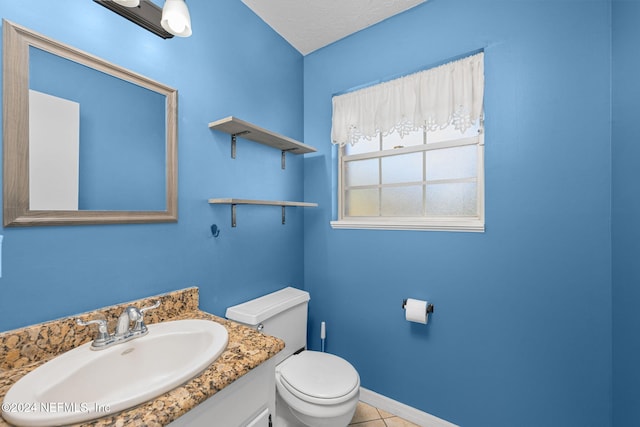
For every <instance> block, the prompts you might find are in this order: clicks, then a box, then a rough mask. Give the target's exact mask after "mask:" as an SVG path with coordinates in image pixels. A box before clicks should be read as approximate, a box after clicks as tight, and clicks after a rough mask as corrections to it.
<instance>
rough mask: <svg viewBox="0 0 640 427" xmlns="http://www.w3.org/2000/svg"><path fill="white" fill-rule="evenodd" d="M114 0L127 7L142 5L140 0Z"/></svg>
mask: <svg viewBox="0 0 640 427" xmlns="http://www.w3.org/2000/svg"><path fill="white" fill-rule="evenodd" d="M113 1H114V2H116V3H118V4H121V5H122V6H125V7H138V6H139V5H140V0H113Z"/></svg>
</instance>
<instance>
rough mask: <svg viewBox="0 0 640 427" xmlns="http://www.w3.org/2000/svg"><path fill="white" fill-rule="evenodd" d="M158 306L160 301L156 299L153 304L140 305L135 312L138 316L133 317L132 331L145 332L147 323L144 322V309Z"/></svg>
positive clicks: (147, 309)
mask: <svg viewBox="0 0 640 427" xmlns="http://www.w3.org/2000/svg"><path fill="white" fill-rule="evenodd" d="M158 307H160V301H159V300H158V301H156V302H155V304H153V305H150V306H148V307H142V308H141V309H140V310H137V314H138V318H137V319H135V321H136V324H135V325H134V327H133V330H132V331H133V332H138V333H143V334H144V333H146V332H147V325H145V324H144V313H145V311H149V310H153V309H154V308H158Z"/></svg>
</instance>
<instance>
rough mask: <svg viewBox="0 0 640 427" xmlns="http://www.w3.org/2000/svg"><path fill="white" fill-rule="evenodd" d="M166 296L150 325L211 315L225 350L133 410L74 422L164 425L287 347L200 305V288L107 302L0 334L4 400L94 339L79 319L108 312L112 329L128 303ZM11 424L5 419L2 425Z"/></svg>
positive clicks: (150, 316)
mask: <svg viewBox="0 0 640 427" xmlns="http://www.w3.org/2000/svg"><path fill="white" fill-rule="evenodd" d="M155 300H161V303H162V305H161V307H160V308H158V309H156V310H151V311H149V312H147V313H145V322H146V323H148V324H152V323H158V322H162V321H168V320H179V319H209V320H213V321H215V322H218V323H220V324H222V325H223V326H224V327H225V328H226V329H227V331H228V332H229V343H228V345H227V348H226V349H225V351H224V352H223V353H222V354H221V355H220V357H219V358H218V359H216V361H215V362H214V363H213V364H212V365H210V366H209V367H208V368H207V369H206V370H205V371H204V372H202V373H201V374H200V375H199V376H197V377H195V378H193V379H192V380H190V381H188V382H186V383H185V384H183V385H181V386H178V387H176V388H175V389H173V390H171V391H169V392H167V393H165V394H163V395H161V396H159V397H158V398H156V399H153V400H149V401H147V402H145V403H142V404H140V405H138V406H135V407H133V408H131V409H128V410H124V411H121V412H118V413H115V414H109V415H107V416H105V417H102V418H99V419H96V420H92V421H88V422H86V423H81V424H75V425H76V426H95V427H104V426H118V427H121V426H148V427H157V426H164V425H167V424H169V423H170V422H172V421H174V420H175V419H177V418H178V417H180V416H181V415H184V414H185V413H186V412H187V411H189V410H191V409H193V408H194V407H195V406H197V405H198V404H200V403H202V402H203V401H205V400H206V399H207V398H209V397H211V396H212V395H214V394H215V393H216V392H218V391H220V390H222V389H223V388H224V387H226V386H228V385H229V384H231V383H232V382H234V381H235V380H236V379H238V378H240V377H241V376H242V375H244V374H246V373H248V372H249V371H250V370H251V369H253V368H255V367H256V366H258V365H260V364H261V363H263V362H264V361H266V360H268V359H269V358H271V357H272V356H274V355H275V354H276V353H278V352H279V351H280V350H282V349H283V348H284V343H283V342H282V341H281V340H279V339H278V338H275V337H271V336H268V335H263V334H261V333H259V332H257V331H255V330H253V329H251V328H248V327H245V326H243V325H240V324H238V323H235V322H232V321H229V320H226V319H223V318H220V317H217V316H215V315H212V314H209V313H206V312H204V311H201V310H199V309H198V289H197V288H187V289H183V290H180V291H176V292H172V293H168V294H163V295H158V296H155V297H150V298H145V299H141V300H138V301H133V302H128V303H124V304H119V305H116V306H111V307H106V308H104V309H100V310H96V311H93V312H90V313H83V314H81V315H78V316H73V317H69V318H64V319H59V320H54V321H51V322H47V323H43V324H39V325H34V326H29V327H26V328H22V329H17V330H14V331H8V332H2V333H0V400H2V399H4V395H5V394H6V393H7V391H8V390H9V388H10V387H11V386H12V385H13V384H14V383H15V382H16V381H18V380H19V379H20V378H21V377H23V376H24V375H26V374H27V373H29V372H31V371H32V370H34V369H36V368H37V367H38V366H40V365H42V364H44V363H46V362H47V361H48V360H50V359H51V358H53V357H55V356H57V355H58V354H61V353H64V352H65V351H68V350H70V349H71V348H74V347H77V346H78V345H81V344H84V343H85V342H88V341H91V340H92V339H93V334H94V333H95V330H94V329H95V328H94V327H92V328H83V327H80V326H77V325H75V323H74V319H75V318H81V319H84V320H86V319H89V318H94V317H96V315H103V316H105V318H106V319H108V320H109V325H110V330H112V329H113V324H114V323H115V319H117V315H116V313H117V314H119V313H120V312H121V311H122V309H123V308H124V307H126V306H128V305H134V306H136V307H139V308H140V307H145V306H148V305H151V303H152V302H153V301H155ZM10 425H11V424H9V423H7V422H6V421H4V420H3V419H2V418H0V427H5V426H10Z"/></svg>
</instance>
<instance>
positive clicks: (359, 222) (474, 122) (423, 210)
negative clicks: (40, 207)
mask: <svg viewBox="0 0 640 427" xmlns="http://www.w3.org/2000/svg"><path fill="white" fill-rule="evenodd" d="M471 58H473V57H471ZM450 64H452V63H450ZM476 64H477V63H476ZM446 65H449V64H445V66H446ZM439 68H441V67H439ZM436 70H437V69H436ZM430 71H431V70H427V71H426V72H424V73H428V72H430ZM472 71H473V70H472ZM449 74H451V73H449ZM454 74H455V73H454ZM412 76H415V75H412ZM412 76H409V77H412ZM430 77H431V78H432V77H433V76H430ZM431 80H433V79H431ZM476 81H479V83H482V85H484V81H483V79H476V80H474V82H476ZM388 83H394V84H395V86H396V87H395V88H391V93H392V94H396V95H397V93H398V87H400V85H398V84H397V81H392V82H388ZM388 83H383V84H381V85H377V86H373V87H371V88H367V89H364V90H365V91H367V90H371V89H373V90H374V91H375V90H376V88H377V87H379V86H382V85H387V84H388ZM413 83H415V81H414V82H413ZM465 83H468V81H466V82H465ZM479 83H478V84H479ZM415 86H416V85H415V84H413V86H412V87H415ZM467 86H469V85H468V84H467ZM476 86H477V85H476ZM466 90H467V91H468V88H467V89H466ZM400 92H401V93H402V94H403V95H407V94H406V91H405V90H400ZM427 92H428V91H427ZM449 92H452V91H449ZM454 92H455V91H454ZM471 92H473V91H471ZM354 93H355V94H356V96H359V94H358V93H357V92H351V93H349V94H347V95H351V94H354ZM374 95H375V92H374ZM409 97H411V98H412V103H411V105H409V108H414V109H415V104H416V101H415V100H414V99H413V98H415V96H413V95H412V94H411V93H410V94H409ZM470 98H471V100H472V102H475V101H477V99H474V98H473V96H471V97H470ZM381 99H383V100H384V101H382V102H383V103H389V99H390V98H389V91H387V92H386V93H385V94H384V96H382V97H381ZM391 99H393V98H391ZM444 99H448V98H446V97H445V98H444ZM396 101H397V99H396ZM440 101H442V99H440ZM418 102H419V101H418ZM402 103H403V101H402V100H400V101H399V102H397V104H402ZM353 105H355V107H356V109H359V110H360V111H357V112H356V113H357V114H359V115H360V117H358V115H357V114H354V113H353V108H352V107H353ZM363 105H364V106H365V107H363ZM372 105H375V96H373V97H372V96H371V94H368V95H367V97H366V101H365V102H362V99H360V100H359V101H358V102H355V103H352V105H347V108H345V106H344V105H342V106H340V105H338V106H336V97H334V129H333V131H332V133H333V136H334V141H336V138H335V136H336V134H338V133H339V132H336V125H338V126H340V125H343V126H344V125H345V124H346V125H347V126H348V131H347V132H346V133H344V137H343V139H347V141H345V142H346V143H342V144H340V147H339V148H338V150H339V151H338V163H339V164H338V181H339V185H338V218H337V220H336V221H332V223H331V225H332V227H334V228H373V229H405V230H456V231H483V230H484V129H483V120H482V108H481V105H482V104H481V103H480V108H479V109H477V115H476V116H475V118H474V117H473V114H471V113H470V114H466V115H465V114H460V112H464V111H470V110H471V108H468V107H466V106H465V105H462V104H456V105H455V107H454V110H452V111H453V113H451V114H448V117H446V118H445V120H446V123H445V125H444V126H443V125H442V124H440V123H438V121H437V120H435V119H434V117H435V116H426V117H425V116H424V115H422V116H421V115H417V117H418V118H419V119H422V122H420V123H422V124H421V125H415V124H414V123H415V122H412V121H411V120H408V119H407V114H404V113H402V114H400V115H399V116H398V117H399V119H395V120H391V121H388V123H394V121H395V123H394V124H392V125H391V129H390V130H386V131H381V129H384V126H381V124H380V121H378V123H374V124H373V125H372V123H364V124H362V123H354V120H353V118H354V117H356V118H357V119H361V120H369V118H368V117H366V116H367V114H369V113H373V114H375V113H376V112H375V111H374V109H372V108H371V106H372ZM336 107H338V108H336ZM383 108H384V110H385V113H389V115H390V116H393V114H394V112H393V111H390V112H389V111H387V110H389V107H388V106H384V107H383ZM362 109H366V110H367V111H366V112H365V114H364V115H363V114H362V111H361V110H362ZM336 111H338V113H339V112H340V111H342V112H344V111H350V113H349V114H347V115H350V118H349V119H348V120H347V121H346V122H343V123H340V118H339V119H338V120H336V117H335V115H336ZM440 112H441V110H438V111H437V113H440ZM445 113H446V110H445ZM363 116H364V117H365V118H364V119H362V117H363ZM441 116H442V115H441ZM442 117H444V116H442ZM357 119H356V120H355V122H357ZM398 120H400V121H398ZM456 120H457V121H456ZM454 122H455V123H454ZM367 126H368V127H369V128H370V130H371V129H374V134H373V135H372V136H369V135H367V134H366V133H365V132H363V131H362V129H364V128H366V127H367ZM336 142H337V141H336Z"/></svg>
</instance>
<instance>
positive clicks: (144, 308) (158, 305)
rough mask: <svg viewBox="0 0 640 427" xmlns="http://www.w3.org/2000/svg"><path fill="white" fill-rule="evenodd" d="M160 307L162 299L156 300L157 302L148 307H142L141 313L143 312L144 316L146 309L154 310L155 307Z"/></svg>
mask: <svg viewBox="0 0 640 427" xmlns="http://www.w3.org/2000/svg"><path fill="white" fill-rule="evenodd" d="M158 307H160V300H158V301H156V302H155V304H153V305H150V306H148V307H142V308H141V309H140V314H142V315H143V316H144V312H145V311H148V310H153V309H154V308H158Z"/></svg>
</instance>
